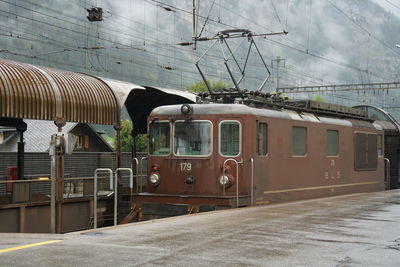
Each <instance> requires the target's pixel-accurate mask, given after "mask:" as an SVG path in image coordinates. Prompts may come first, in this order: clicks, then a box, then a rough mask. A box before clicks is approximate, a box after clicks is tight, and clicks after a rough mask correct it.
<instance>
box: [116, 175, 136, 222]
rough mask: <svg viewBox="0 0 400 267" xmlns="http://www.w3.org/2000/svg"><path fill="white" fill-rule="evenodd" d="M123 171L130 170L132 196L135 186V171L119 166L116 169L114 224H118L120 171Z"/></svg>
mask: <svg viewBox="0 0 400 267" xmlns="http://www.w3.org/2000/svg"><path fill="white" fill-rule="evenodd" d="M122 171H128V172H129V187H130V189H131V196H132V188H133V171H132V169H131V168H118V169H116V170H115V175H114V176H115V190H114V226H115V225H117V214H118V173H119V172H122Z"/></svg>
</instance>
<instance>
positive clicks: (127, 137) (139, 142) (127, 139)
mask: <svg viewBox="0 0 400 267" xmlns="http://www.w3.org/2000/svg"><path fill="white" fill-rule="evenodd" d="M132 127H133V125H132V122H131V121H130V120H122V129H121V151H122V152H130V151H132V135H131V133H132ZM147 141H148V138H147V134H139V135H138V136H137V137H136V151H139V152H145V151H147Z"/></svg>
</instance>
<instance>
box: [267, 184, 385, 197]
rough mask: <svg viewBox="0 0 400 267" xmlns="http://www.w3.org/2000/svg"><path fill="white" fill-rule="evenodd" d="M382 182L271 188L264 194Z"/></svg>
mask: <svg viewBox="0 0 400 267" xmlns="http://www.w3.org/2000/svg"><path fill="white" fill-rule="evenodd" d="M380 183H382V182H365V183H354V184H337V185H326V186H314V187H303V188H293V189H283V190H271V191H264V194H276V193H286V192H296V191H305V190H317V189H327V188H338V187H347V186H357V185H369V184H380Z"/></svg>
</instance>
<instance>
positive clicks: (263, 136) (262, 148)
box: [257, 123, 268, 156]
mask: <svg viewBox="0 0 400 267" xmlns="http://www.w3.org/2000/svg"><path fill="white" fill-rule="evenodd" d="M257 144H258V146H257V150H258V155H260V156H266V155H267V153H268V150H267V148H268V124H266V123H259V124H258V130H257Z"/></svg>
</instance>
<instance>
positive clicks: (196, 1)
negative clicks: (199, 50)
mask: <svg viewBox="0 0 400 267" xmlns="http://www.w3.org/2000/svg"><path fill="white" fill-rule="evenodd" d="M199 9H200V0H193V35H192V42H193V50H196V42H197V38H198V36H197V29H198V25H199Z"/></svg>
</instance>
